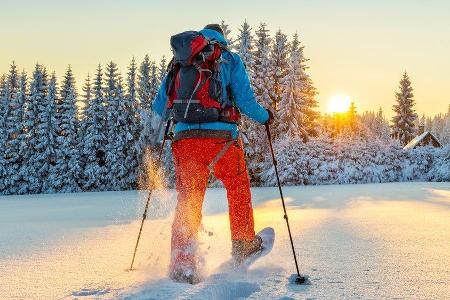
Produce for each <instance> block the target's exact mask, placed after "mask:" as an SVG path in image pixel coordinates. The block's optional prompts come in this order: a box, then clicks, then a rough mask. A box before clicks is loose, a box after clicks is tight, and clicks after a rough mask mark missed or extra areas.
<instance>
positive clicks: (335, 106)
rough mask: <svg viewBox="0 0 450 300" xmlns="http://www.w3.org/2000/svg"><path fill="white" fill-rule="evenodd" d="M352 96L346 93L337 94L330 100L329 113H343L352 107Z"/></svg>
mask: <svg viewBox="0 0 450 300" xmlns="http://www.w3.org/2000/svg"><path fill="white" fill-rule="evenodd" d="M350 103H351V101H350V97H348V96H344V95H335V96H333V97H331V98H330V99H329V100H328V107H327V111H328V112H329V113H343V112H346V111H348V109H349V107H350Z"/></svg>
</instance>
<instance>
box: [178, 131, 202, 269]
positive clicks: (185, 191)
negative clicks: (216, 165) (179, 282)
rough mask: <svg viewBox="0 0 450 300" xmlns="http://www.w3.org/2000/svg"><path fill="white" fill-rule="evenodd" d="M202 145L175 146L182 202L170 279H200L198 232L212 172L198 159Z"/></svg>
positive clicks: (194, 141)
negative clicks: (181, 277)
mask: <svg viewBox="0 0 450 300" xmlns="http://www.w3.org/2000/svg"><path fill="white" fill-rule="evenodd" d="M199 148H202V147H201V142H200V141H199V140H198V139H186V140H180V141H177V142H175V143H174V144H173V145H172V151H173V156H174V161H175V170H176V188H177V192H178V198H177V200H178V202H177V207H176V210H175V217H174V221H173V224H172V241H171V242H172V253H171V264H170V276H171V277H176V276H180V275H181V276H190V275H194V276H195V275H196V274H195V273H196V271H197V270H196V267H197V266H196V246H197V232H198V229H199V227H200V223H201V218H202V214H201V212H202V204H203V198H204V195H205V190H206V186H207V184H208V177H209V171H208V169H207V164H205V163H204V161H203V159H202V156H201V155H198V153H196V152H198V149H199Z"/></svg>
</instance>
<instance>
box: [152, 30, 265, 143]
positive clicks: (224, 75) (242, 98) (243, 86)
mask: <svg viewBox="0 0 450 300" xmlns="http://www.w3.org/2000/svg"><path fill="white" fill-rule="evenodd" d="M200 33H201V34H203V35H204V36H205V37H207V38H210V39H213V40H216V41H218V42H220V43H222V44H223V45H227V41H226V40H225V38H224V37H223V35H221V34H220V33H218V32H217V31H215V30H211V29H203V30H201V31H200ZM222 57H223V58H224V60H225V62H223V63H222V64H221V69H220V77H221V80H222V88H223V91H222V95H224V99H221V101H223V102H229V101H230V100H229V97H228V95H227V88H226V87H227V86H228V85H230V87H231V92H232V95H233V98H234V100H235V102H236V106H237V107H238V108H239V110H240V111H241V112H242V113H244V114H245V115H246V116H248V117H250V118H251V119H253V120H255V121H257V122H259V123H261V124H264V123H265V122H266V121H267V120H268V119H269V114H268V113H267V111H266V109H265V108H264V107H262V106H261V105H260V104H259V103H258V102H256V99H255V94H254V93H253V90H252V88H251V86H250V80H249V79H248V75H247V72H246V70H245V66H244V63H243V62H242V60H241V58H240V57H239V55H238V54H237V53H231V52H228V51H224V52H223V53H222ZM166 79H167V77H166V78H164V80H163V81H162V83H161V87H160V89H159V92H158V95H157V96H156V98H155V100H154V101H153V110H154V111H155V112H156V113H157V114H158V115H160V116H162V114H163V112H164V108H165V107H166V105H167V100H168V98H167V96H166V92H165V91H166ZM228 104H231V103H228ZM164 117H166V116H164ZM191 129H205V130H229V131H231V132H232V136H233V138H237V136H238V128H237V125H236V124H231V123H224V122H209V123H183V122H179V123H177V124H176V126H175V129H174V131H175V132H179V131H184V130H191Z"/></svg>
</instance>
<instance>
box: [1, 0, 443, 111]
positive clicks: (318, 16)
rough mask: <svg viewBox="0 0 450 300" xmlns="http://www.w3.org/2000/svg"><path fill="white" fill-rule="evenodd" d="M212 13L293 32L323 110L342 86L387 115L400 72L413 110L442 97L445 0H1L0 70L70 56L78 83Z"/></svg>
mask: <svg viewBox="0 0 450 300" xmlns="http://www.w3.org/2000/svg"><path fill="white" fill-rule="evenodd" d="M220 20H224V21H225V22H226V23H228V24H229V25H230V26H231V29H232V30H233V33H234V34H236V33H237V29H238V28H239V26H240V25H241V24H242V23H243V22H244V20H247V21H248V23H249V24H250V25H251V26H252V27H253V29H256V28H257V26H258V24H259V23H260V22H265V23H267V25H268V28H269V29H270V30H271V32H272V33H274V32H275V31H276V30H278V29H281V30H282V31H284V32H285V33H286V34H288V35H289V36H292V34H294V33H295V32H298V34H299V36H300V39H301V41H302V43H303V45H304V46H305V54H306V56H307V57H308V58H309V59H310V61H309V66H310V69H309V72H310V75H311V77H312V79H313V81H314V83H315V85H316V87H317V89H318V91H319V95H318V100H319V109H320V110H321V111H322V112H324V111H326V109H327V102H328V101H329V99H330V98H332V97H333V96H335V95H339V94H341V95H344V96H348V97H350V99H351V100H352V101H354V102H355V103H356V106H357V110H358V111H359V112H362V111H365V110H377V109H378V108H379V107H382V108H383V110H384V111H385V114H386V115H387V117H390V116H392V105H393V104H394V101H395V91H396V90H397V89H398V82H399V80H400V79H401V76H402V74H403V72H405V71H407V72H408V73H409V75H410V78H411V80H412V83H413V87H414V89H415V99H416V104H417V105H416V110H417V112H418V113H419V114H423V113H425V114H427V115H434V114H436V113H440V112H446V111H447V109H448V105H449V104H450V57H449V55H450V1H438V0H430V1H417V0H409V1H404V0H391V1H388V0H379V1H362V0H359V1H358V0H342V1H325V0H301V1H296V0H277V1H273V0H272V1H265V0H259V1H253V0H246V1H243V0H229V1H226V0H222V1H203V0H202V1H195V0H193V1H183V0H171V1H159V0H153V1H152V0H128V1H125V0H122V1H119V0H77V1H74V0H72V1H67V0H39V1H36V0H15V1H12V0H11V1H6V0H0V41H1V42H0V74H1V73H5V72H7V71H8V68H9V65H10V63H11V61H13V60H14V61H16V63H17V64H18V65H19V67H20V68H24V69H25V70H26V71H27V72H29V73H31V71H32V69H33V66H34V64H35V63H36V62H39V63H41V64H44V65H46V66H47V68H48V69H49V70H54V71H56V73H57V75H58V76H59V77H60V78H61V77H62V75H63V74H64V71H65V69H66V68H67V66H68V65H69V64H70V65H71V66H72V69H73V71H74V72H75V75H76V76H77V81H78V84H79V85H81V84H82V82H83V80H84V78H85V77H86V75H87V74H88V73H91V74H92V73H94V72H95V69H96V66H97V65H98V64H99V63H101V64H102V65H104V64H105V63H106V62H108V61H110V60H113V61H115V62H116V63H118V64H119V66H120V68H121V70H122V72H125V71H126V67H127V65H128V64H129V62H130V60H131V58H132V57H133V56H134V57H136V59H137V60H138V61H140V60H141V59H142V58H143V56H144V55H145V54H147V53H148V54H149V55H150V56H151V57H152V58H153V59H156V60H159V59H160V58H161V57H162V56H163V55H166V56H170V53H171V52H170V46H169V38H170V36H171V35H173V34H175V33H178V32H181V31H185V30H192V29H194V30H196V29H201V28H202V27H203V26H204V25H205V24H207V23H217V22H220Z"/></svg>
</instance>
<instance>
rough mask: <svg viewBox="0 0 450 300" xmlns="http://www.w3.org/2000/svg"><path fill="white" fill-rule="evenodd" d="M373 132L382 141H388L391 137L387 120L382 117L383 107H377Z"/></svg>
mask: <svg viewBox="0 0 450 300" xmlns="http://www.w3.org/2000/svg"><path fill="white" fill-rule="evenodd" d="M374 133H375V134H376V136H377V137H378V138H379V139H380V140H382V141H384V142H389V141H390V139H391V137H390V128H389V122H388V121H387V120H386V118H385V117H384V114H383V109H382V108H381V107H380V108H379V109H378V112H377V115H376V117H375V132H374Z"/></svg>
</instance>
